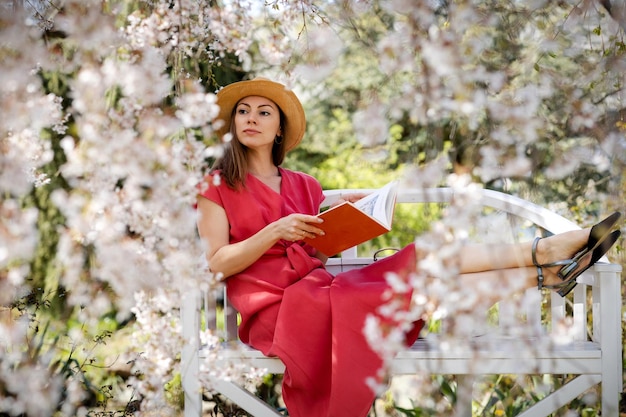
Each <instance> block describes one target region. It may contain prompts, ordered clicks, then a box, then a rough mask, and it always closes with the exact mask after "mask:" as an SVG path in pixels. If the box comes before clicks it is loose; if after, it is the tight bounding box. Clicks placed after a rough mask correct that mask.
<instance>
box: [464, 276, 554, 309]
mask: <svg viewBox="0 0 626 417" xmlns="http://www.w3.org/2000/svg"><path fill="white" fill-rule="evenodd" d="M545 276H546V280H550V283H554V282H557V281H556V280H559V279H558V278H557V277H556V275H554V274H552V273H549V272H548V271H546V274H545ZM549 277H550V278H549ZM559 281H560V280H559ZM459 286H460V288H472V289H473V290H474V293H475V294H480V296H479V297H478V298H477V299H476V303H477V304H478V305H475V307H480V308H481V309H486V308H488V307H489V306H491V305H493V304H495V303H496V302H498V301H501V300H502V299H504V298H507V297H508V296H510V295H512V294H515V293H517V292H519V291H522V290H525V289H527V288H532V287H537V269H536V268H535V267H521V268H508V269H498V270H492V271H483V272H473V273H469V274H461V275H459Z"/></svg>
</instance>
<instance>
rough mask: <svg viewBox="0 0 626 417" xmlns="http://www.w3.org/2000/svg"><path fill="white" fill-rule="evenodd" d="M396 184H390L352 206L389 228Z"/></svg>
mask: <svg viewBox="0 0 626 417" xmlns="http://www.w3.org/2000/svg"><path fill="white" fill-rule="evenodd" d="M395 193H396V183H395V182H393V181H392V182H390V183H388V184H387V185H385V186H384V187H382V188H380V189H379V190H378V191H375V192H373V193H371V194H369V195H367V196H365V197H363V198H362V199H360V200H359V201H357V202H356V203H354V205H355V206H356V207H357V208H358V209H359V210H361V211H363V212H364V213H365V214H367V215H369V216H371V217H373V218H375V219H376V220H378V221H379V222H380V223H382V224H383V225H384V226H385V227H387V228H390V227H391V218H392V215H393V206H394V201H395Z"/></svg>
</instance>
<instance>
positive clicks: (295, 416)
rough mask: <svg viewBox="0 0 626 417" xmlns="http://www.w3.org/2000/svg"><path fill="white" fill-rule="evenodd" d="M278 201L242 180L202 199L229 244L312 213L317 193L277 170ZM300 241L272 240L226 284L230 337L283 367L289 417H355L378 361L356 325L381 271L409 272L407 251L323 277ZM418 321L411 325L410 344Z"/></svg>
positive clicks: (371, 310) (369, 306)
mask: <svg viewBox="0 0 626 417" xmlns="http://www.w3.org/2000/svg"><path fill="white" fill-rule="evenodd" d="M280 173H281V175H282V184H281V193H280V194H278V193H276V192H275V191H274V190H272V189H271V188H270V187H268V186H266V185H265V184H264V183H263V182H261V181H260V180H258V179H257V178H255V177H254V176H252V175H248V177H247V178H246V187H245V188H244V189H241V190H238V191H235V190H232V189H230V188H228V187H227V186H226V184H225V183H222V184H220V185H218V186H215V185H213V183H212V182H211V181H212V180H211V179H209V180H208V183H209V186H208V188H207V189H206V190H205V191H204V192H203V193H202V196H204V197H206V198H208V199H209V200H211V201H214V202H215V203H217V204H219V205H220V206H222V207H223V208H224V209H225V211H226V214H227V216H228V222H229V224H230V242H231V243H236V242H239V241H242V240H244V239H246V238H248V237H250V236H252V235H253V234H255V233H256V232H258V231H259V230H260V229H262V228H263V227H265V226H266V225H267V224H269V223H271V222H273V221H276V220H278V219H279V218H281V217H284V216H287V215H289V214H291V213H305V214H313V215H314V214H317V213H318V210H319V206H320V203H321V202H322V200H323V198H324V197H323V195H322V188H321V186H320V184H319V182H318V181H317V180H315V179H314V178H313V177H311V176H309V175H306V174H303V173H300V172H295V171H290V170H286V169H282V168H281V169H280ZM314 254H315V249H314V248H312V247H311V246H309V245H307V244H305V243H303V242H290V241H284V240H281V241H278V242H277V243H276V244H275V245H274V246H273V247H272V248H271V249H269V250H268V251H267V252H266V253H265V254H264V255H263V256H262V257H261V258H260V259H259V260H258V261H257V262H255V263H254V264H253V265H251V266H250V267H248V268H247V269H246V270H244V271H243V272H241V273H239V274H236V275H233V276H231V277H229V278H228V279H227V280H226V285H227V290H228V291H227V292H228V297H229V300H230V301H231V303H232V305H233V306H234V307H235V308H236V309H237V310H238V311H239V312H240V314H241V318H242V321H241V325H240V326H239V338H240V339H241V341H242V342H244V343H246V344H248V345H250V346H252V347H254V348H255V349H258V350H260V351H261V352H263V354H265V355H266V356H277V357H279V358H280V359H281V360H282V362H283V363H284V364H285V374H284V379H283V386H282V389H283V400H284V401H285V405H286V406H287V409H288V411H289V415H290V416H292V417H363V416H366V415H367V413H368V411H369V409H370V407H371V406H372V403H373V400H374V396H375V395H374V392H373V391H372V390H371V389H370V388H369V386H368V385H367V384H366V378H368V377H374V376H375V375H376V372H377V371H378V369H379V368H380V367H381V365H382V361H381V359H380V358H379V357H378V356H377V355H376V353H375V352H374V351H372V350H371V348H370V347H369V345H368V343H367V341H366V339H365V336H364V335H363V328H364V324H365V318H366V317H367V316H368V315H370V314H375V313H376V309H377V307H378V306H379V305H381V304H382V302H383V301H382V300H381V295H382V294H383V292H384V291H385V289H386V288H387V284H386V281H385V277H384V274H385V272H387V271H394V272H396V273H400V274H403V273H404V274H406V273H409V272H410V271H413V270H414V269H415V265H416V257H415V248H414V247H413V245H410V246H407V247H406V248H404V249H403V250H401V251H400V252H398V253H396V254H395V255H393V256H390V257H387V258H384V259H382V260H379V261H377V262H375V263H373V264H372V265H370V266H367V267H365V268H362V269H359V270H352V271H349V272H343V273H340V274H338V275H337V276H333V275H332V274H331V273H329V272H328V271H327V270H326V269H325V268H324V265H323V264H322V262H321V261H320V260H319V259H317V258H315V257H314V256H313V255H314ZM421 327H422V323H421V322H419V323H416V325H415V328H414V330H413V331H412V332H411V334H409V335H407V343H409V344H412V343H413V342H414V341H415V339H416V338H417V335H418V333H419V330H420V329H421Z"/></svg>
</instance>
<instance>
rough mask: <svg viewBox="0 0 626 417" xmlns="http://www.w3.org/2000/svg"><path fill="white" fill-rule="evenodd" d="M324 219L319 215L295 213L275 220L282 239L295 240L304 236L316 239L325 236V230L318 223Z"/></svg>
mask: <svg viewBox="0 0 626 417" xmlns="http://www.w3.org/2000/svg"><path fill="white" fill-rule="evenodd" d="M323 222H324V220H322V219H321V218H319V217H317V216H311V215H308V214H300V213H293V214H290V215H288V216H285V217H282V218H281V219H279V220H277V221H276V222H274V225H275V227H276V228H277V229H276V231H277V234H278V236H279V238H280V239H284V240H287V241H291V242H295V241H297V240H302V239H304V238H309V239H314V238H316V237H317V236H323V235H324V231H323V230H322V229H320V228H319V227H317V226H316V225H318V224H321V223H323Z"/></svg>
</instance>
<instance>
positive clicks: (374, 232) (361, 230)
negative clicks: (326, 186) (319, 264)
mask: <svg viewBox="0 0 626 417" xmlns="http://www.w3.org/2000/svg"><path fill="white" fill-rule="evenodd" d="M397 188H398V184H397V182H395V181H392V182H390V183H388V184H387V185H385V186H384V187H382V188H379V189H378V190H376V191H374V192H373V193H371V194H368V195H367V196H365V197H363V198H362V199H360V200H359V201H357V202H355V203H350V202H348V201H346V202H344V203H341V204H339V205H337V206H334V207H331V208H330V209H328V210H326V211H324V212H322V213H320V214H319V215H318V216H319V217H321V218H323V219H324V222H323V223H321V224H319V225H316V226H318V227H319V228H320V229H322V230H324V232H326V234H325V235H324V236H317V237H316V238H313V239H309V238H306V239H304V241H305V242H306V243H308V244H309V245H311V246H313V247H314V248H316V249H317V250H319V251H320V252H322V253H323V254H324V255H327V256H334V255H336V254H338V253H339V252H341V251H344V250H346V249H348V248H351V247H352V246H355V245H358V244H360V243H363V242H366V241H368V240H370V239H373V238H375V237H377V236H380V235H382V234H384V233H387V232H388V231H390V230H391V222H392V220H393V212H394V208H395V205H396V195H397Z"/></svg>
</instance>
